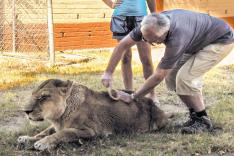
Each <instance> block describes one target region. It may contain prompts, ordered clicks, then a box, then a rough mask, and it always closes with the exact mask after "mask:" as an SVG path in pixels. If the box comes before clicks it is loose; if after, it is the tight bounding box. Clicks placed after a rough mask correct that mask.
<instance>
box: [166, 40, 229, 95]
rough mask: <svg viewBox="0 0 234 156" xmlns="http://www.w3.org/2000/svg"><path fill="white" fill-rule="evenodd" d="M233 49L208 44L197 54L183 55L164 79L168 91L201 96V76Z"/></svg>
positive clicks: (221, 45) (227, 46)
mask: <svg viewBox="0 0 234 156" xmlns="http://www.w3.org/2000/svg"><path fill="white" fill-rule="evenodd" d="M233 48H234V43H232V44H220V43H219V44H210V45H208V46H206V47H204V48H203V49H202V50H200V51H199V52H198V53H196V54H194V55H191V54H184V55H183V56H182V58H181V60H180V61H179V62H178V63H177V66H176V68H174V69H173V70H172V71H171V72H170V73H169V74H168V76H167V77H166V79H165V80H166V85H167V88H168V89H169V90H172V91H176V93H177V94H178V95H191V96H193V95H198V94H202V76H203V75H204V74H205V73H206V72H208V71H209V70H210V69H211V68H212V67H214V66H215V65H217V64H218V63H219V62H220V61H221V60H222V59H223V58H224V57H225V56H227V55H228V54H229V53H230V52H231V51H232V49H233Z"/></svg>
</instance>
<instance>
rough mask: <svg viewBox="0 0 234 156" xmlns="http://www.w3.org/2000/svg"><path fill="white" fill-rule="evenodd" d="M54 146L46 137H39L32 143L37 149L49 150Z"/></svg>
mask: <svg viewBox="0 0 234 156" xmlns="http://www.w3.org/2000/svg"><path fill="white" fill-rule="evenodd" d="M54 147H55V144H53V143H52V142H51V143H50V142H49V141H48V139H47V138H44V139H41V140H39V141H37V142H35V143H34V148H35V149H36V150H39V151H45V150H50V149H53V148H54Z"/></svg>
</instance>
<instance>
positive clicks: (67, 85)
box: [59, 80, 73, 96]
mask: <svg viewBox="0 0 234 156" xmlns="http://www.w3.org/2000/svg"><path fill="white" fill-rule="evenodd" d="M72 84H73V82H72V81H69V80H67V81H66V82H64V84H63V86H61V87H59V93H60V94H61V95H63V96H67V95H70V92H71V88H72Z"/></svg>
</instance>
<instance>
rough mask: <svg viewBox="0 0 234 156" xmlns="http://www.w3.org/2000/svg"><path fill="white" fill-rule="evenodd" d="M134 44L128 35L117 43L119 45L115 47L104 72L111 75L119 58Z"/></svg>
mask: <svg viewBox="0 0 234 156" xmlns="http://www.w3.org/2000/svg"><path fill="white" fill-rule="evenodd" d="M135 43H136V42H135V41H134V40H133V39H132V38H131V37H130V35H127V36H126V37H124V38H123V39H122V40H121V41H120V42H119V44H118V45H117V46H116V47H115V49H114V51H113V53H112V55H111V58H110V60H109V63H108V66H107V68H106V70H105V72H107V73H109V74H112V73H113V72H114V70H115V67H116V66H117V64H118V63H119V61H120V60H121V57H122V55H123V54H124V52H125V50H126V49H129V48H130V47H131V46H133V45H134V44H135Z"/></svg>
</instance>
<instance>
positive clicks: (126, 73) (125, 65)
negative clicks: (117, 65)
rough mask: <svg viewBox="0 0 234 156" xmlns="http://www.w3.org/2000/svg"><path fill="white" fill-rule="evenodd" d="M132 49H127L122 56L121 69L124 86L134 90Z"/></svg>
mask: <svg viewBox="0 0 234 156" xmlns="http://www.w3.org/2000/svg"><path fill="white" fill-rule="evenodd" d="M131 61H132V51H131V49H127V50H126V52H125V54H124V55H123V58H122V64H121V71H122V77H123V82H124V87H125V89H126V90H133V82H132V65H131Z"/></svg>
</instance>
